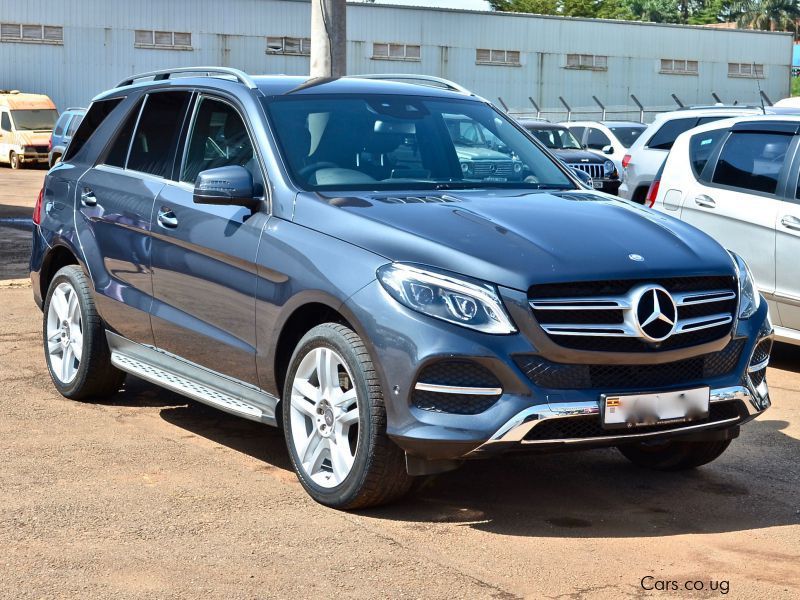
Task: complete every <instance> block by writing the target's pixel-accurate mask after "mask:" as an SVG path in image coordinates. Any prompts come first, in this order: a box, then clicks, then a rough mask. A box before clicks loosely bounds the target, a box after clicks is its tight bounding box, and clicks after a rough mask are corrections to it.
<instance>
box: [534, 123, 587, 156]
mask: <svg viewBox="0 0 800 600" xmlns="http://www.w3.org/2000/svg"><path fill="white" fill-rule="evenodd" d="M527 129H528V131H530V132H531V133H532V134H533V135H534V137H535V138H536V139H537V140H539V141H540V142H542V143H543V144H544V145H545V146H547V147H548V148H551V149H553V150H582V148H581V144H580V142H579V141H578V140H577V139H575V136H574V135H572V132H571V131H570V130H569V129H567V128H566V127H563V128H562V127H542V128H536V127H528V128H527Z"/></svg>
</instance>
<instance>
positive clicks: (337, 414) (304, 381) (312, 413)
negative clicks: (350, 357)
mask: <svg viewBox="0 0 800 600" xmlns="http://www.w3.org/2000/svg"><path fill="white" fill-rule="evenodd" d="M290 403H291V404H290V418H291V437H292V443H293V444H294V449H295V451H296V452H297V459H298V463H299V466H300V468H301V469H302V470H303V471H304V472H305V474H306V476H307V477H308V478H310V479H311V480H312V481H313V482H314V483H316V484H317V485H319V486H321V487H325V488H332V487H336V486H337V485H339V484H341V483H342V482H343V481H344V480H345V479H346V478H347V475H348V474H349V473H350V470H351V469H352V467H353V462H354V460H355V454H356V449H357V447H358V429H359V427H358V425H359V415H358V394H357V392H356V389H355V385H354V381H353V377H352V374H351V372H350V369H349V368H348V366H347V364H346V363H345V361H344V360H343V359H342V357H341V356H339V354H337V353H336V352H335V351H334V350H332V349H330V348H327V347H317V348H314V349H313V350H311V351H310V352H309V353H308V354H306V355H305V357H303V360H302V361H301V362H300V365H299V366H298V368H297V372H296V373H295V377H294V380H293V382H292V393H291V399H290Z"/></svg>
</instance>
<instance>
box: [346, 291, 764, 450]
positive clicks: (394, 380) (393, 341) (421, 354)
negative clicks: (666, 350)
mask: <svg viewBox="0 0 800 600" xmlns="http://www.w3.org/2000/svg"><path fill="white" fill-rule="evenodd" d="M501 294H502V295H503V298H504V302H505V303H506V306H507V308H508V309H509V312H510V313H511V315H512V318H514V320H515V321H516V323H517V325H518V326H519V327H520V332H519V333H516V334H513V335H502V336H496V335H486V334H481V333H479V332H475V331H472V330H469V329H466V328H462V327H458V326H456V325H450V324H447V323H443V322H441V321H437V320H435V319H433V318H430V317H426V316H424V315H421V314H419V313H416V312H413V311H411V310H409V309H407V308H405V307H403V306H401V305H400V304H399V303H397V302H395V301H394V300H393V299H392V298H391V297H390V296H389V295H388V294H387V293H386V292H385V291H384V290H383V288H382V287H381V286H380V284H379V283H377V282H373V283H372V284H370V285H368V286H366V287H365V288H363V289H362V290H360V291H359V292H358V293H357V294H356V295H355V296H353V297H352V298H351V299H350V300H349V301H348V302H347V308H348V310H349V312H350V313H351V315H352V316H353V318H354V320H355V321H356V322H358V323H359V324H360V326H361V327H360V331H359V333H360V334H361V337H362V339H363V340H364V342H365V343H366V344H367V345H368V347H369V350H370V353H371V355H372V357H373V364H374V365H375V367H376V370H377V371H378V373H379V376H380V377H381V380H382V383H383V389H384V390H386V392H385V394H384V398H385V405H386V411H387V421H388V423H387V433H388V435H389V436H390V437H391V438H392V439H393V440H394V442H395V443H396V444H398V445H399V446H400V447H401V448H402V449H403V450H404V451H405V452H406V454H407V455H408V456H409V457H413V458H415V459H420V460H422V461H457V460H462V459H465V458H479V457H481V456H485V455H490V454H494V453H498V452H507V451H517V450H525V451H533V450H559V449H566V448H591V447H603V446H613V445H621V444H624V443H628V442H633V441H641V440H647V439H664V438H669V437H678V436H682V437H686V436H694V438H695V439H701V438H702V439H719V438H718V437H717V438H715V437H714V436H718V435H720V434H721V432H728V433H727V435H728V436H729V437H732V436H733V435H735V433H736V432H737V431H738V426H739V425H741V424H743V423H746V422H747V421H749V420H751V419H753V418H755V417H756V416H757V415H758V414H760V413H761V412H763V411H764V410H766V408H767V407H769V405H770V401H769V392H768V388H767V384H766V381H765V380H762V379H759V380H758V381H757V383H758V385H753V381H752V380H751V378H750V374H749V373H748V367H749V366H750V365H751V362H752V361H753V357H754V352H755V350H756V346H757V345H758V344H759V343H760V342H762V341H764V340H765V339H770V338H771V337H772V335H773V332H772V326H771V324H770V321H769V317H768V310H767V305H766V302H762V303H761V308H760V309H759V311H758V312H757V313H756V314H755V315H753V316H752V317H751V318H749V319H747V320H741V321H738V322H737V324H736V327H735V329H734V331H733V338H736V339H738V340H740V342H741V343H742V348H741V352H740V354H739V355H738V359H737V360H736V363H735V367H734V368H732V369H731V370H730V371H727V372H726V374H724V375H720V376H716V377H712V378H708V379H704V380H703V381H702V382H698V381H691V382H689V381H685V380H681V379H680V378H678V379H675V380H673V381H670V382H669V384H668V385H664V386H661V387H649V388H631V387H628V386H625V385H623V384H620V386H619V389H598V388H590V389H548V388H540V387H538V386H537V385H536V384H534V383H533V381H532V380H531V379H529V377H528V376H527V375H526V374H525V372H523V371H522V370H521V369H520V367H519V366H518V365H517V364H516V363H515V361H514V357H515V356H517V355H520V354H531V353H533V354H541V353H542V349H541V348H537V347H536V342H534V341H533V340H534V337H533V336H532V335H530V334H529V333H528V334H526V333H525V330H526V327H525V326H523V323H522V322H521V321H522V319H524V318H525V315H528V314H529V312H528V310H529V309H528V307H527V297H526V295H525V294H524V293H516V292H514V291H513V290H507V289H501ZM514 294H518V295H519V298H517V299H516V300H515V298H514V297H513V295H514ZM516 304H519V305H520V306H515V305H516ZM569 352H571V351H569ZM676 352H680V353H688V354H691V353H694V355H695V356H697V355H698V353H699V350H698V347H694V348H686V349H685V350H679V351H676ZM571 356H572V354H567V355H566V356H564V357H563V358H562V359H554V360H558V361H560V362H570V357H571ZM635 356H637V357H638V360H639V363H638V364H642V365H643V366H646V365H648V364H650V363H652V362H656V363H657V362H659V360H662V361H664V360H665V359H663V358H660V355H658V354H656V355H652V356H651V357H645V358H644V359H643V358H642V356H641V355H635ZM602 358H603V360H606V361H609V364H625V363H624V362H623V361H627V360H628V357H626V356H620V355H618V354H617V355H613V356H612V355H603V356H602ZM682 358H683V356H682V355H681V356H675V357H674V360H679V359H682ZM451 360H468V361H471V362H473V363H476V364H477V365H480V366H481V367H483V368H485V369H487V370H489V371H491V372H492V374H493V375H494V376H495V377H496V379H497V382H498V385H497V387H499V388H502V390H501V395H499V396H498V397H497V399H496V401H495V402H494V403H493V404H492V405H491V406H489V407H488V408H486V409H485V410H484V409H481V410H480V411H479V412H475V413H474V414H466V413H461V414H457V413H456V412H454V411H450V410H430V409H429V410H426V409H424V407H421V406H420V405H419V403H418V402H415V394H416V392H417V391H418V390H419V389H420V388H419V387H417V386H418V384H419V383H420V382H422V381H424V380H423V379H421V378H420V376H421V374H423V373H424V372H425V369H426V368H428V367H429V366H430V365H436V364H438V363H440V362H442V361H451ZM643 360H644V361H647V362H641V361H643ZM671 360H672V359H671ZM633 362H636V361H635V360H633ZM764 368H765V366H764ZM761 373H762V374H763V369H762V370H761ZM698 383H700V384H701V385H707V386H709V387H710V389H711V408H712V409H713V410H711V415H710V417H709V418H708V419H707V420H704V421H694V422H687V423H682V424H677V425H676V424H672V425H670V426H668V427H667V426H656V427H654V428H644V427H643V428H635V429H631V430H625V432H624V433H622V432H618V431H611V432H609V431H605V430H603V429H602V427H601V423H600V410H601V409H600V406H601V404H600V403H601V400H600V398H601V395H603V394H617V393H618V394H637V393H655V392H659V391H662V390H681V389H689V388H690V387H697V386H698ZM453 387H455V386H453ZM465 387H467V391H464V390H460V391H459V390H458V389H453V390H451V391H452V392H453V398H454V400H456V401H458V395H457V394H458V393H463V394H464V398H466V397H468V396H469V395H470V391H469V390H470V389H472V390H473V391H474V389H475V388H469V384H465ZM473 399H475V397H473ZM478 399H479V398H478ZM556 424H558V425H561V426H564V425H569V426H571V427H572V426H573V425H574V427H573V429H574V431H571V432H570V433H569V435H565V434H563V427H555V426H554V425H556ZM545 432H549V433H545ZM586 432H588V433H586ZM703 436H705V437H703Z"/></svg>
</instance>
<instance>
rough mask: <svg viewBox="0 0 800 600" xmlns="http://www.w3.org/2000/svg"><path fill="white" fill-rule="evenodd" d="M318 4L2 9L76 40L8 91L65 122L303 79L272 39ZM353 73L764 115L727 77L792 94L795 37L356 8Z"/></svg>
mask: <svg viewBox="0 0 800 600" xmlns="http://www.w3.org/2000/svg"><path fill="white" fill-rule="evenodd" d="M309 12H310V10H309V4H308V3H307V2H303V1H295V0H226V1H224V2H219V1H218V0H137V1H136V2H129V1H125V0H80V1H79V2H69V3H65V2H60V3H57V2H47V1H43V0H29V1H26V2H14V1H12V0H0V15H1V16H0V20H2V21H4V22H22V23H43V24H47V25H63V26H64V44H63V45H62V46H50V45H38V44H24V43H0V88H14V89H21V90H24V91H37V92H44V93H47V94H48V95H50V96H51V97H52V98H53V100H54V101H55V102H56V104H57V105H58V106H59V108H61V109H63V108H65V107H66V106H68V105H86V104H87V103H88V101H89V100H90V99H91V97H92V96H94V95H95V94H96V93H98V92H100V91H102V90H104V89H107V88H108V87H109V86H111V85H113V84H115V83H116V82H117V81H119V80H120V79H122V78H123V77H125V76H128V75H130V74H132V73H137V72H142V71H147V70H151V69H160V68H167V67H175V66H186V65H225V66H233V67H238V68H241V69H244V70H246V71H248V72H250V73H254V74H255V73H286V74H303V73H306V72H307V70H308V62H309V60H308V57H298V56H285V55H273V54H269V55H268V54H266V37H267V36H272V35H275V36H292V37H307V36H308V35H309V22H310V15H309ZM135 29H153V30H165V31H180V32H191V34H192V50H191V51H181V50H156V49H142V48H135V47H134V44H133V40H134V30H135ZM348 38H349V40H350V42H349V47H348V70H349V72H351V73H379V72H405V73H427V74H432V75H439V76H442V77H447V78H448V79H453V80H454V81H457V82H459V83H461V84H463V85H465V86H467V87H469V88H470V89H473V90H474V91H475V92H476V93H478V94H480V95H482V96H485V97H487V98H489V99H491V100H496V98H497V97H498V96H501V97H502V98H503V99H504V100H505V101H506V103H507V104H509V105H510V106H511V107H512V108H516V109H524V108H525V107H528V108H529V107H530V104H529V102H528V100H527V98H528V97H529V96H530V97H532V98H533V99H534V100H535V101H536V102H537V103H538V104H539V106H540V107H542V108H548V109H554V108H555V109H558V110H560V109H561V108H562V106H561V103H560V102H559V100H558V98H559V96H563V97H564V98H566V99H567V101H568V102H569V103H570V104H571V106H572V107H573V108H574V109H576V111H577V112H580V111H581V110H585V109H586V108H587V107H588V108H590V109H591V108H595V104H594V102H593V101H592V95H595V96H597V97H598V98H600V100H601V101H603V102H604V103H605V104H606V105H607V106H609V107H615V106H623V105H627V106H631V105H632V103H631V101H630V94H635V95H636V96H637V97H638V98H639V100H641V101H642V102H643V103H644V104H645V105H646V106H648V107H663V108H669V107H671V106H674V104H673V102H672V100H671V98H670V94H671V93H675V94H676V95H677V96H678V97H679V98H680V99H681V100H682V101H683V102H685V103H687V104H689V103H710V102H712V97H711V92H716V93H717V94H718V95H719V96H720V97H721V98H722V99H723V100H725V101H733V100H738V101H739V102H749V103H752V102H756V101H757V100H758V90H757V83H756V80H754V79H739V78H730V77H728V68H727V63H728V62H729V61H730V62H744V63H752V62H756V63H760V64H764V65H765V66H764V69H765V79H763V80H761V82H760V83H761V87H762V89H763V90H764V91H765V92H766V93H767V94H768V95H769V96H770V97H771V98H772V99H773V100H777V99H779V98H783V97H785V96H786V95H788V93H789V78H790V62H791V52H792V37H791V35H784V34H772V33H763V32H750V31H735V30H720V29H709V28H701V27H677V26H665V25H654V24H641V23H632V22H623V21H619V22H607V21H604V22H600V21H592V20H588V19H563V18H555V17H533V16H525V15H506V14H491V13H488V14H487V13H479V12H471V11H457V10H446V9H418V8H407V7H393V6H386V5H370V4H350V5H349V6H348ZM374 42H399V43H407V44H420V45H421V46H422V48H421V60H420V61H388V60H377V59H374V58H373V57H372V44H373V43H374ZM476 48H488V49H499V50H518V51H520V53H521V54H520V63H521V64H520V66H486V65H478V64H476V62H475V49H476ZM567 53H578V54H599V55H603V56H608V69H607V70H606V71H589V70H576V69H567V68H565V65H566V54H567ZM661 58H674V59H689V60H698V61H699V62H700V70H699V74H698V75H696V76H693V75H667V74H662V73H660V72H659V61H660V59H661Z"/></svg>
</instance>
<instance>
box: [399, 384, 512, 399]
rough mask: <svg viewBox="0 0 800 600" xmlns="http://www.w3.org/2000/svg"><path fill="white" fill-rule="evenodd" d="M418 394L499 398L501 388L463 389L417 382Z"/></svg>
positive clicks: (461, 387)
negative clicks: (430, 393)
mask: <svg viewBox="0 0 800 600" xmlns="http://www.w3.org/2000/svg"><path fill="white" fill-rule="evenodd" d="M414 389H415V390H419V391H420V392H434V393H436V394H463V395H468V396H499V395H500V394H502V393H503V388H499V387H493V388H487V387H465V386H459V385H440V384H438V383H422V382H421V381H418V382H417V384H416V385H415V386H414Z"/></svg>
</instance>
